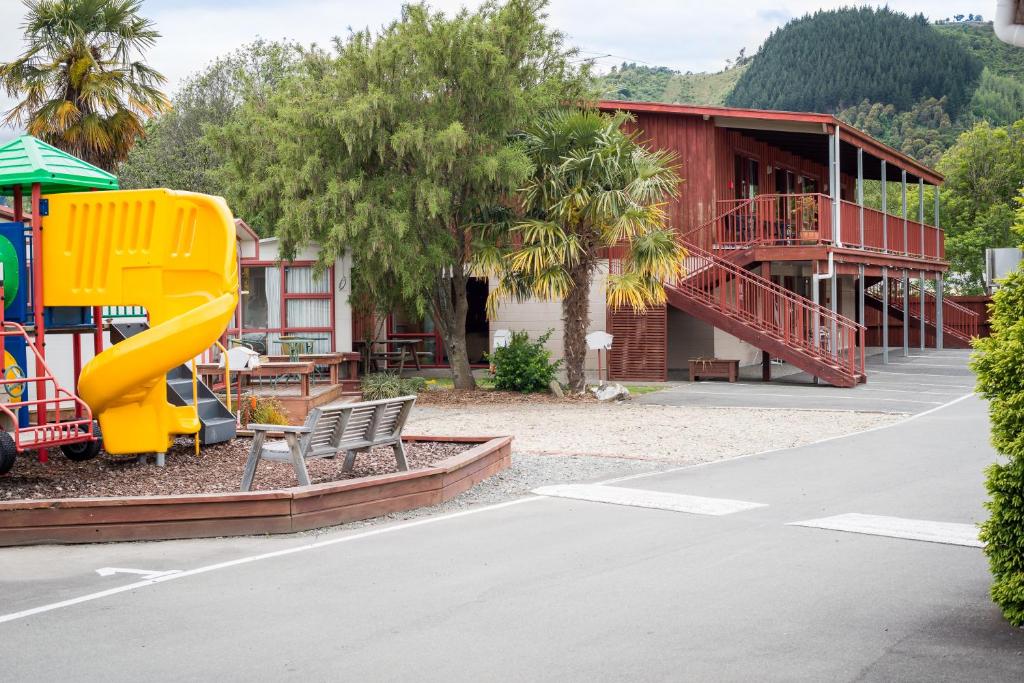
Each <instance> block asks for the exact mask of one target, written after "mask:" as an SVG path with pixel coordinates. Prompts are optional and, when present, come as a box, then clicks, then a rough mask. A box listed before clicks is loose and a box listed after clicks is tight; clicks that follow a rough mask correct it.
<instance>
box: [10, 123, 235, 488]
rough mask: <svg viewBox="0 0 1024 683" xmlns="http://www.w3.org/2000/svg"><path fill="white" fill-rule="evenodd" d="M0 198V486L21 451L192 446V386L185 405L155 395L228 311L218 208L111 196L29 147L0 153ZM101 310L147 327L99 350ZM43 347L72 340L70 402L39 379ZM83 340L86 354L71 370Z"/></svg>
mask: <svg viewBox="0 0 1024 683" xmlns="http://www.w3.org/2000/svg"><path fill="white" fill-rule="evenodd" d="M99 190H103V191H99ZM0 194H3V195H8V196H11V197H13V199H14V219H15V220H14V222H13V223H8V224H4V225H0V263H2V264H3V275H2V285H3V292H4V293H5V296H4V305H3V320H2V329H0V352H2V353H0V359H2V361H0V362H2V363H3V366H2V368H0V370H2V374H0V377H2V379H0V390H2V393H3V394H5V396H4V397H3V398H6V402H3V403H0V419H2V420H3V428H4V430H3V431H0V474H2V473H4V472H7V471H9V470H10V469H11V467H12V466H13V464H14V460H15V457H16V455H17V454H18V453H23V452H26V451H32V450H35V451H38V452H39V457H40V458H45V457H46V450H47V449H49V448H51V447H60V448H61V449H62V451H63V452H64V454H65V455H66V456H67V457H69V458H71V459H72V460H86V459H89V458H92V457H95V456H96V455H97V454H98V453H99V451H100V445H101V444H100V439H101V434H102V439H103V444H104V445H105V449H106V450H107V452H109V453H114V454H127V453H157V454H162V453H163V452H164V451H166V450H167V448H168V446H169V445H170V443H171V442H172V441H173V439H174V437H175V436H176V435H179V434H181V435H187V434H198V432H199V431H200V428H201V427H202V426H203V425H202V423H201V417H200V401H199V400H198V380H197V379H196V377H195V374H194V372H193V373H192V374H193V376H192V378H191V379H190V380H189V379H187V378H186V379H185V382H187V383H190V384H191V385H192V391H191V397H189V396H188V394H187V392H184V391H169V390H168V389H169V387H168V381H167V373H168V372H172V371H177V369H179V367H180V366H181V365H182V364H184V363H187V362H189V361H193V359H195V357H196V356H198V355H199V354H201V353H203V352H204V350H206V349H207V348H209V347H210V346H211V345H212V344H215V343H216V342H217V341H218V339H219V338H220V337H221V335H222V334H223V333H224V330H225V329H226V328H227V326H228V323H229V322H230V320H231V317H232V314H233V312H234V310H235V307H236V305H237V301H238V276H237V266H236V263H237V256H236V248H235V227H234V220H233V218H232V216H231V212H230V211H229V209H228V207H227V205H226V203H225V202H224V200H223V199H220V198H217V197H210V196H206V195H200V194H194V193H187V192H175V191H172V190H164V189H154V190H130V191H128V190H118V183H117V179H116V178H115V177H114V176H113V175H111V174H109V173H106V172H105V171H103V170H101V169H99V168H96V167H94V166H92V165H90V164H87V163H86V162H83V161H81V160H80V159H77V158H75V157H73V156H71V155H68V154H66V153H64V152H62V151H60V150H58V149H56V148H54V147H51V146H49V145H47V144H45V143H43V142H41V141H39V140H37V139H35V138H33V137H31V136H22V137H20V138H17V139H16V140H13V141H11V142H10V143H8V144H6V145H4V146H3V147H0ZM26 196H28V197H29V198H30V205H31V209H30V211H31V213H30V221H29V223H28V225H26V224H25V218H26V216H25V214H24V211H23V203H24V198H25V197H26ZM103 306H141V307H143V308H144V309H145V312H146V314H147V316H148V319H149V326H148V327H147V328H146V329H142V330H141V331H138V333H137V334H134V335H132V336H130V337H129V338H126V339H123V341H120V342H119V343H117V344H114V345H113V346H111V347H109V348H106V349H104V348H103V347H104V338H103V333H104V322H103V314H102V307H103ZM48 334H51V335H52V334H71V335H73V352H72V353H73V356H74V358H73V360H74V387H73V389H69V388H66V387H63V386H61V385H60V383H59V382H58V380H57V378H56V377H55V376H54V374H53V373H52V372H51V371H50V370H49V368H48V366H47V363H46V338H47V335H48ZM83 336H91V337H92V338H93V352H94V358H93V359H92V360H91V361H89V362H88V363H87V364H85V365H84V367H83V365H82V342H81V338H82V337H83ZM29 356H31V359H32V366H31V367H30V365H29V363H28V360H29ZM30 371H31V374H30ZM172 381H177V382H179V383H181V382H182V380H181V379H177V380H172ZM174 397H178V398H181V400H179V401H177V403H178V404H177V405H172V403H170V402H169V400H168V399H170V398H174ZM189 399H191V400H189ZM214 400H216V399H215V398H214ZM33 413H34V414H33ZM94 418H96V419H95V420H94ZM97 422H98V424H97ZM233 427H234V420H233V419H232V420H231V430H230V432H231V433H230V436H232V437H233V436H234V429H233ZM221 440H223V439H221ZM197 444H198V437H197Z"/></svg>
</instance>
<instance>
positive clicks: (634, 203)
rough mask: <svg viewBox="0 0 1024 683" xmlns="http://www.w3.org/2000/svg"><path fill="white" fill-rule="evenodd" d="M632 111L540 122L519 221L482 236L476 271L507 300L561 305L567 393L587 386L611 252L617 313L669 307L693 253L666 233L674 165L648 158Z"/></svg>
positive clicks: (492, 302) (531, 140)
mask: <svg viewBox="0 0 1024 683" xmlns="http://www.w3.org/2000/svg"><path fill="white" fill-rule="evenodd" d="M631 120H632V118H631V116H630V115H629V114H626V113H621V112H620V113H616V114H602V113H600V112H597V111H594V110H589V109H584V110H580V109H564V110H559V111H556V112H554V113H551V114H549V115H546V116H541V117H539V118H538V119H537V121H536V122H535V123H534V124H533V125H531V126H530V127H529V128H528V129H527V130H526V131H525V132H524V134H523V135H522V139H521V141H519V143H518V144H522V145H523V146H524V148H525V149H526V151H527V152H528V154H529V156H530V158H531V160H532V161H533V163H534V172H533V175H532V178H531V180H530V182H529V183H528V184H527V186H526V187H525V188H524V189H523V190H522V191H521V193H520V196H519V198H518V206H519V208H521V209H522V212H523V213H522V215H523V216H524V217H523V218H522V219H519V220H514V221H510V222H508V223H506V224H502V223H492V224H490V225H489V226H484V229H482V230H480V231H479V235H480V237H481V239H480V240H479V242H478V244H476V245H474V253H475V254H476V256H475V264H474V265H475V270H476V271H477V272H478V273H479V274H489V275H493V276H495V277H497V278H498V286H497V287H496V288H495V289H493V290H492V291H491V293H490V298H489V300H488V307H489V312H490V314H491V315H492V317H493V316H494V315H495V313H496V311H497V307H498V305H499V303H500V301H502V300H504V299H515V300H525V299H529V298H539V299H545V300H561V302H562V318H563V323H564V339H563V343H564V357H565V368H566V374H567V376H568V382H569V388H570V390H571V391H574V392H582V391H583V390H584V389H585V388H586V378H585V376H584V363H585V361H586V353H587V346H586V334H587V328H588V327H589V326H590V306H589V294H590V289H591V283H592V281H593V276H594V273H595V272H596V271H597V269H598V267H599V266H600V264H601V262H602V261H603V259H605V258H607V257H608V254H609V253H612V254H614V256H615V259H614V260H615V263H616V265H617V268H616V269H615V271H616V272H613V273H610V274H609V275H608V278H607V286H606V296H607V301H608V305H609V306H611V307H612V308H618V307H621V306H629V307H631V308H633V309H635V310H638V311H642V310H645V309H647V308H649V307H651V306H657V305H661V304H663V303H664V302H665V290H664V287H663V285H662V282H663V281H664V280H666V279H669V278H672V277H675V276H678V275H680V274H681V272H682V267H683V259H684V258H685V257H686V251H685V249H683V248H682V246H680V245H679V243H678V242H677V241H676V239H675V235H674V233H673V232H672V231H671V230H670V229H668V228H667V227H666V220H667V216H666V214H665V210H664V202H665V201H666V200H667V199H669V198H670V197H672V196H674V195H675V194H676V191H677V187H678V185H679V183H680V178H679V176H678V174H677V173H676V168H675V165H674V161H675V157H674V156H673V155H672V154H671V153H667V152H664V151H650V150H648V149H646V148H644V147H643V146H642V145H641V144H640V143H639V142H638V140H637V137H636V134H634V133H627V132H625V131H624V130H623V125H624V124H625V123H627V122H628V121H631Z"/></svg>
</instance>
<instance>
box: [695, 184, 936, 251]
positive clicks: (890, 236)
mask: <svg viewBox="0 0 1024 683" xmlns="http://www.w3.org/2000/svg"><path fill="white" fill-rule="evenodd" d="M861 211H863V212H864V230H863V233H862V232H861V227H860V212H861ZM839 212H840V215H839V218H840V226H841V231H840V234H839V236H838V237H839V239H838V240H836V235H835V234H834V231H833V226H832V198H831V197H829V196H828V195H824V194H764V195H759V196H757V197H754V198H753V199H726V200H721V201H719V202H718V212H717V213H718V218H717V219H716V220H715V221H714V223H713V225H712V235H713V239H714V244H715V246H716V247H719V248H737V247H741V246H748V245H751V244H761V245H766V246H799V245H816V244H827V245H842V246H843V247H848V248H852V249H868V250H871V251H878V252H885V253H889V254H898V255H901V256H912V257H915V258H923V259H929V260H941V259H944V258H945V256H946V247H945V239H944V235H943V232H942V231H941V230H940V229H938V228H936V227H933V226H931V225H927V224H925V223H921V222H919V221H916V220H913V219H910V218H909V217H908V218H907V219H906V220H904V218H903V217H902V216H893V215H891V214H886V213H884V212H882V211H878V210H876V209H871V208H868V207H863V208H862V207H860V206H858V205H857V204H854V203H852V202H848V201H843V202H841V203H840V205H839ZM689 234H692V231H691V233H689ZM692 239H694V240H696V236H694V237H693V238H692Z"/></svg>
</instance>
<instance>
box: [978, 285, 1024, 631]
mask: <svg viewBox="0 0 1024 683" xmlns="http://www.w3.org/2000/svg"><path fill="white" fill-rule="evenodd" d="M990 320H991V323H992V336H991V337H988V338H986V339H978V340H976V341H975V343H974V348H975V349H976V353H975V354H974V356H973V358H972V360H971V368H972V369H973V370H974V372H976V373H977V375H978V393H980V394H981V395H982V396H984V397H985V398H987V399H988V400H989V416H990V419H991V422H992V445H993V446H994V447H995V449H996V450H997V451H999V452H1000V453H1001V454H1003V455H1004V456H1006V460H1005V462H997V463H994V464H992V465H989V467H988V469H987V470H986V475H987V478H986V482H985V487H986V488H987V489H988V493H989V496H990V499H989V501H988V502H987V503H985V507H987V508H988V510H989V512H990V513H991V516H990V517H989V518H988V520H986V521H985V522H984V523H983V524H982V525H981V534H980V536H981V540H982V541H984V542H985V544H986V545H985V554H986V555H988V560H989V567H990V568H991V571H992V577H993V582H992V589H991V594H992V599H993V600H994V601H995V602H996V604H998V605H999V607H1000V608H1001V609H1002V611H1003V616H1005V617H1006V619H1007V620H1008V621H1009V622H1010V623H1011V624H1013V625H1015V626H1022V625H1024V273H1021V272H1016V273H1014V274H1012V275H1010V276H1009V277H1008V278H1006V280H1004V281H1003V283H1002V286H1001V288H1000V289H999V291H998V292H996V294H995V296H994V298H993V304H992V312H991V317H990Z"/></svg>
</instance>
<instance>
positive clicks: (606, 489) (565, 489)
mask: <svg viewBox="0 0 1024 683" xmlns="http://www.w3.org/2000/svg"><path fill="white" fill-rule="evenodd" d="M533 493H535V494H537V495H538V496H549V497H552V498H571V499H573V500H586V501H590V502H593V503H609V504H611V505H626V506H629V507H638V508H650V509H652V510H670V511H672V512H688V513H690V514H693V515H713V516H721V515H731V514H733V513H736V512H743V511H744V510H753V509H754V508H761V507H767V505H766V504H765V503H750V502H747V501H745V500H731V499H729V498H704V497H701V496H687V495H684V494H681V493H665V492H663V491H645V490H644V489H629V488H622V487H619V486H601V485H599V484H557V485H554V486H541V487H540V488H537V489H534V490H533Z"/></svg>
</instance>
